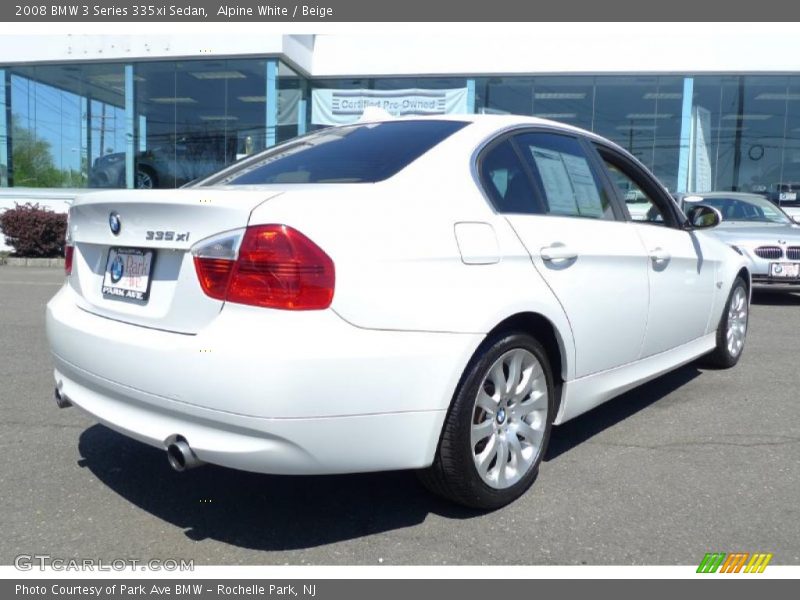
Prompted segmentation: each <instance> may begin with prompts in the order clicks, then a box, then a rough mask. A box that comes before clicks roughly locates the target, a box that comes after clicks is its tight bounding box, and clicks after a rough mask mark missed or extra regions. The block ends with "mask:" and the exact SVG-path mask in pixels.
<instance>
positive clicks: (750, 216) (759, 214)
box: [683, 197, 791, 223]
mask: <svg viewBox="0 0 800 600" xmlns="http://www.w3.org/2000/svg"><path fill="white" fill-rule="evenodd" d="M698 203H701V204H706V205H708V206H713V207H714V208H716V209H717V210H718V211H719V212H720V213H721V214H722V218H723V220H725V221H748V222H755V223H790V222H791V221H790V220H789V217H787V216H786V215H785V214H784V212H783V211H782V210H781V209H779V208H778V207H777V206H775V205H774V204H773V203H772V202H770V201H769V200H765V199H762V198H746V199H745V198H699V197H693V198H691V199H689V198H686V199H685V201H684V203H683V210H684V212H685V213H687V214H688V212H689V211H690V210H691V209H692V207H694V206H696V205H697V204H698Z"/></svg>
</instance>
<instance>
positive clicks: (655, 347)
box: [597, 145, 718, 358]
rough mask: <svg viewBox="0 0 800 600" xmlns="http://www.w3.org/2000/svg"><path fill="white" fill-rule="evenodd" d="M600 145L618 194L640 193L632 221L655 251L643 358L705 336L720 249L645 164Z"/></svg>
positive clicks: (651, 258) (647, 246) (649, 250)
mask: <svg viewBox="0 0 800 600" xmlns="http://www.w3.org/2000/svg"><path fill="white" fill-rule="evenodd" d="M597 149H598V152H599V154H600V156H601V157H602V160H603V162H604V163H605V166H606V169H607V173H608V174H609V177H610V179H611V181H612V182H613V183H614V184H615V187H616V192H617V194H618V195H619V196H621V195H622V193H623V191H626V193H627V194H628V196H633V195H635V196H636V198H637V208H639V210H636V211H630V214H631V215H633V216H632V218H631V226H632V228H633V229H634V230H635V231H636V232H637V234H638V235H639V236H640V238H641V240H642V243H643V244H644V246H645V249H646V250H647V254H648V257H649V260H648V269H647V270H648V280H649V290H650V306H649V310H648V316H647V332H646V334H645V339H644V344H643V345H642V358H644V357H647V356H652V355H653V354H657V353H659V352H664V351H665V350H669V349H671V348H675V347H676V346H680V345H682V344H685V343H687V342H690V341H692V340H694V339H696V338H698V337H701V336H702V335H704V334H705V332H706V329H707V327H708V320H709V318H710V314H711V307H712V305H713V300H714V294H715V281H716V270H717V266H718V265H717V262H718V261H716V259H715V258H714V253H713V252H708V251H707V250H704V248H703V239H702V236H698V235H697V234H696V233H695V232H692V231H689V230H686V229H685V228H684V227H683V226H682V224H683V218H682V216H681V215H680V214H679V212H678V209H677V205H676V204H675V202H674V201H673V200H672V199H671V198H670V197H669V194H668V193H667V192H666V191H665V190H664V189H663V188H662V187H661V185H660V184H659V183H658V182H657V181H655V180H654V178H653V177H652V176H651V175H650V174H649V173H648V172H647V171H646V170H645V169H644V168H642V167H641V166H640V165H638V164H637V163H636V162H635V161H633V160H631V159H630V158H629V157H627V156H625V155H624V154H623V153H621V152H619V151H618V150H616V149H614V148H611V147H607V146H603V145H598V146H597ZM631 190H635V194H631V193H630V191H631ZM639 205H644V209H641V207H640V206H639Z"/></svg>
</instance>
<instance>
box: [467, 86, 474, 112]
mask: <svg viewBox="0 0 800 600" xmlns="http://www.w3.org/2000/svg"><path fill="white" fill-rule="evenodd" d="M467 112H468V113H469V114H471V115H474V114H475V80H474V79H467Z"/></svg>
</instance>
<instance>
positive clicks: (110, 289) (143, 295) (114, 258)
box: [103, 248, 153, 301]
mask: <svg viewBox="0 0 800 600" xmlns="http://www.w3.org/2000/svg"><path fill="white" fill-rule="evenodd" d="M152 266H153V251H152V250H142V249H140V248H110V249H109V251H108V260H107V261H106V272H105V274H104V275H103V296H106V297H107V298H123V299H128V300H142V301H143V300H147V297H148V295H149V294H150V270H151V269H152Z"/></svg>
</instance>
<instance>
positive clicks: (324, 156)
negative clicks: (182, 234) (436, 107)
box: [200, 120, 467, 185]
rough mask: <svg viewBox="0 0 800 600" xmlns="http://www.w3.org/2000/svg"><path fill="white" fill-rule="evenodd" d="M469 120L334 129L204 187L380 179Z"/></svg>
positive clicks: (212, 179) (263, 155)
mask: <svg viewBox="0 0 800 600" xmlns="http://www.w3.org/2000/svg"><path fill="white" fill-rule="evenodd" d="M466 124H467V123H465V122H463V121H433V120H430V121H429V120H425V121H422V120H420V121H388V122H385V123H365V124H359V125H351V126H346V127H331V128H329V129H323V130H320V131H317V132H315V133H312V134H310V135H307V136H304V137H301V138H297V139H295V140H291V141H289V142H287V143H285V144H282V145H280V146H278V147H276V148H273V149H270V150H267V151H266V152H263V153H261V154H258V155H256V156H254V157H252V158H251V159H247V160H244V161H242V162H241V163H238V164H236V165H234V166H233V167H231V168H229V169H226V170H224V171H222V172H221V173H219V174H217V175H214V176H212V177H209V178H208V179H206V180H205V181H203V182H202V183H201V184H200V185H258V184H268V183H280V184H293V183H373V182H376V181H382V180H384V179H388V178H389V177H391V176H392V175H394V174H396V173H398V172H399V171H401V170H402V169H403V168H405V167H406V166H407V165H408V164H410V163H411V162H412V161H414V160H416V159H417V158H419V157H420V156H422V155H423V154H424V153H425V152H427V151H428V150H430V149H431V148H433V147H434V146H435V145H436V144H438V143H440V142H441V141H443V140H444V139H446V138H447V137H448V136H450V135H452V134H453V133H455V132H456V131H458V130H459V129H461V128H462V127H464V126H465V125H466Z"/></svg>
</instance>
